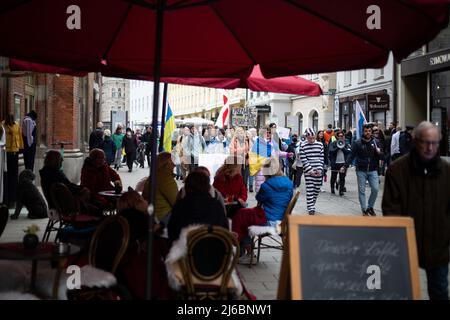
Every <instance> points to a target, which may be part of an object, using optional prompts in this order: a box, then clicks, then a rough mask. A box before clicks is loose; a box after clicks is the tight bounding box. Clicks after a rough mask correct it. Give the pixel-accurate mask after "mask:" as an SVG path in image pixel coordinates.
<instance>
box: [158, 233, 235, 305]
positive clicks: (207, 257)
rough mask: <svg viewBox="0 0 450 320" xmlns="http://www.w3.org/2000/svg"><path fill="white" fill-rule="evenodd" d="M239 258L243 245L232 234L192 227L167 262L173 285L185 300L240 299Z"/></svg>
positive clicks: (182, 236) (173, 247)
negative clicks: (240, 247)
mask: <svg viewBox="0 0 450 320" xmlns="http://www.w3.org/2000/svg"><path fill="white" fill-rule="evenodd" d="M177 254H178V256H177ZM238 255H239V243H238V241H237V239H236V238H235V237H234V236H233V234H232V233H231V232H230V231H228V230H226V229H224V228H222V227H216V226H205V225H203V226H195V227H188V228H186V230H184V231H183V232H182V235H180V240H178V241H177V242H175V243H174V245H173V246H172V248H171V250H170V252H169V255H168V257H167V259H166V267H167V273H168V278H169V284H170V286H171V287H172V288H173V289H175V290H176V291H177V292H178V293H179V296H180V298H182V299H188V300H205V299H211V300H228V299H236V298H238V297H239V296H240V295H241V293H242V286H241V283H240V280H239V278H238V276H237V273H236V271H235V266H236V263H237V259H238ZM174 282H176V283H175V284H174Z"/></svg>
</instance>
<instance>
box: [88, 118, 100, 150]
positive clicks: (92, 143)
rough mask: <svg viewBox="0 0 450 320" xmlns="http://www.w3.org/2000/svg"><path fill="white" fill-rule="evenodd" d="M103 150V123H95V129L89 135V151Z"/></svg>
mask: <svg viewBox="0 0 450 320" xmlns="http://www.w3.org/2000/svg"><path fill="white" fill-rule="evenodd" d="M93 149H103V123H102V122H97V127H96V128H95V130H94V131H92V132H91V134H90V135H89V150H93Z"/></svg>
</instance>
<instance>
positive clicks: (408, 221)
mask: <svg viewBox="0 0 450 320" xmlns="http://www.w3.org/2000/svg"><path fill="white" fill-rule="evenodd" d="M299 225H305V226H343V227H374V228H376V227H383V228H386V227H392V228H399V227H400V228H405V229H406V240H407V245H408V257H409V268H410V275H411V289H412V296H413V299H414V300H419V299H420V282H419V263H418V258H417V247H416V236H415V230H414V221H413V219H412V218H408V217H351V216H344V217H343V216H290V217H289V257H290V276H291V294H292V299H293V300H301V299H302V290H301V288H302V282H301V276H300V275H301V263H300V248H299V232H298V226H299Z"/></svg>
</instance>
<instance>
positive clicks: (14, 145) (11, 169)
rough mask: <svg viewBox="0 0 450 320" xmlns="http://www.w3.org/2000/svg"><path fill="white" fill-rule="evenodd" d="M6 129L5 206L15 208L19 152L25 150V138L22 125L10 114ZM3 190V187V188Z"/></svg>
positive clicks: (4, 125) (5, 122)
mask: <svg viewBox="0 0 450 320" xmlns="http://www.w3.org/2000/svg"><path fill="white" fill-rule="evenodd" d="M3 127H4V129H5V132H4V135H5V140H6V141H5V142H6V144H5V150H6V168H7V170H6V181H7V183H6V185H7V187H6V188H5V191H6V197H5V199H4V202H5V204H7V205H8V207H9V208H14V207H15V205H16V200H17V185H18V183H19V151H20V150H23V148H24V146H23V137H22V129H21V128H20V125H19V124H18V123H17V122H16V121H15V120H14V115H12V114H9V115H8V116H7V117H6V120H5V121H4V123H3ZM2 188H3V186H2Z"/></svg>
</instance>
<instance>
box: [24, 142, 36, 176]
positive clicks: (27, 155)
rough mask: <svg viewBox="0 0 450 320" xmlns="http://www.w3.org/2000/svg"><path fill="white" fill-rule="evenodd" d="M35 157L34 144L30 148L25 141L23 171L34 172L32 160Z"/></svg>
mask: <svg viewBox="0 0 450 320" xmlns="http://www.w3.org/2000/svg"><path fill="white" fill-rule="evenodd" d="M35 157H36V143H33V144H32V145H31V147H29V146H28V144H27V143H26V141H25V149H24V150H23V161H24V163H25V169H29V170H31V171H33V170H34V159H35Z"/></svg>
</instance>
